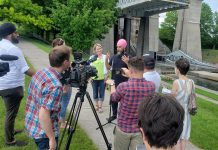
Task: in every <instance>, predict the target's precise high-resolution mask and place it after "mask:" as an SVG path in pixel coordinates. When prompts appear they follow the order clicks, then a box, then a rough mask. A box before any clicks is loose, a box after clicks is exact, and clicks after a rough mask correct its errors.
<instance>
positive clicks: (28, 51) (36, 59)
mask: <svg viewBox="0 0 218 150" xmlns="http://www.w3.org/2000/svg"><path fill="white" fill-rule="evenodd" d="M18 46H19V47H20V48H21V49H22V51H23V52H24V54H25V56H26V57H27V58H28V59H29V61H30V62H31V64H32V65H33V66H34V68H35V69H37V70H39V69H42V68H44V67H47V66H49V63H48V54H47V53H45V52H43V51H42V50H40V49H39V48H37V47H36V46H35V45H33V44H31V43H29V42H26V41H21V42H20V44H19V45H18ZM87 91H88V92H89V93H90V96H91V97H92V88H91V86H90V85H88V88H87ZM76 92H77V89H75V88H74V89H73V93H72V97H71V101H70V104H69V108H68V109H70V107H71V106H72V103H73V99H74V96H75V94H76ZM103 110H104V112H103V113H101V114H99V113H98V116H99V118H100V121H101V123H102V124H104V123H106V118H108V116H109V92H108V91H106V92H105V101H104V104H103ZM115 123H116V120H115ZM79 125H80V127H81V128H82V129H83V130H85V131H86V133H87V134H88V136H89V137H90V139H92V140H93V142H94V143H95V144H96V145H97V147H98V148H99V150H106V149H107V147H106V144H105V142H104V139H103V136H102V135H101V132H100V130H96V128H97V127H98V125H97V122H96V119H95V117H94V115H93V112H92V110H91V107H90V105H89V103H88V100H87V99H86V98H85V101H84V103H83V106H82V109H81V113H80V117H79ZM103 128H104V131H105V133H106V136H107V138H108V141H109V142H110V143H112V144H113V137H114V136H113V134H112V132H113V129H114V125H113V124H107V125H105V126H104V127H103ZM76 133H77V132H75V134H76ZM73 138H74V137H73ZM73 138H72V141H71V142H72V143H73V142H74V139H73ZM112 147H113V146H112ZM186 149H187V150H199V148H197V147H196V146H194V145H192V144H191V143H188V145H187V148H186Z"/></svg>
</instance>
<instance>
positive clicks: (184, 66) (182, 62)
mask: <svg viewBox="0 0 218 150" xmlns="http://www.w3.org/2000/svg"><path fill="white" fill-rule="evenodd" d="M175 65H176V68H177V69H178V70H179V72H180V73H181V74H182V75H186V74H187V72H188V71H189V68H190V64H189V61H188V60H187V59H186V58H180V59H179V60H177V61H176V62H175Z"/></svg>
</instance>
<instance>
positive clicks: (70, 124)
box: [58, 92, 81, 150]
mask: <svg viewBox="0 0 218 150" xmlns="http://www.w3.org/2000/svg"><path fill="white" fill-rule="evenodd" d="M80 96H81V93H80V92H77V93H76V96H75V99H74V101H73V105H72V107H71V110H70V114H69V116H68V119H67V124H66V126H65V128H64V131H63V133H62V136H61V140H60V142H59V144H58V150H60V149H61V144H62V143H63V138H64V136H65V133H66V131H67V130H68V133H70V132H71V131H70V129H71V126H72V121H74V120H73V119H74V116H75V115H74V112H75V107H76V104H77V100H78V97H80ZM80 107H81V106H80ZM78 108H79V106H78ZM80 109H81V108H80ZM76 114H78V109H77V110H76ZM74 122H75V121H74ZM68 125H69V129H67V126H68ZM72 129H74V130H75V127H73V128H72ZM72 132H74V131H72Z"/></svg>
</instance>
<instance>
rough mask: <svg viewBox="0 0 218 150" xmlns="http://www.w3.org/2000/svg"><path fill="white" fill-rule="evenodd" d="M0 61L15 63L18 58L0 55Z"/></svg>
mask: <svg viewBox="0 0 218 150" xmlns="http://www.w3.org/2000/svg"><path fill="white" fill-rule="evenodd" d="M0 59H1V60H4V61H13V60H18V57H17V56H14V55H0Z"/></svg>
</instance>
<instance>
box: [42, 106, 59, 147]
mask: <svg viewBox="0 0 218 150" xmlns="http://www.w3.org/2000/svg"><path fill="white" fill-rule="evenodd" d="M39 122H40V127H41V128H42V129H43V130H44V131H45V134H46V135H47V136H48V138H49V148H50V149H55V148H56V145H57V144H56V140H55V134H54V131H53V129H52V121H51V118H50V111H49V110H47V109H45V108H44V107H41V108H40V110H39Z"/></svg>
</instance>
